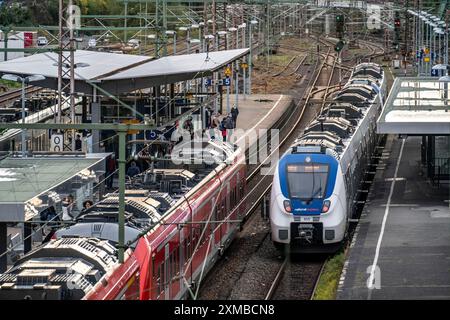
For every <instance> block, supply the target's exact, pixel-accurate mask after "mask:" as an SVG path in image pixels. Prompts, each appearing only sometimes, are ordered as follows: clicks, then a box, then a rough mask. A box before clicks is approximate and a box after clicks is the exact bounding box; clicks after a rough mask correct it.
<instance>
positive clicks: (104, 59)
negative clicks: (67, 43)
mask: <svg viewBox="0 0 450 320" xmlns="http://www.w3.org/2000/svg"><path fill="white" fill-rule="evenodd" d="M150 60H152V58H150V57H144V56H136V55H130V54H114V53H107V52H96V51H86V50H77V51H75V63H76V64H78V63H84V64H87V65H88V66H86V67H79V68H76V69H75V78H76V79H77V80H94V79H96V78H98V77H102V76H104V75H109V74H111V72H117V71H118V70H123V69H126V68H130V67H132V66H135V65H136V64H139V63H144V62H146V61H150ZM57 63H58V55H57V54H56V53H55V52H47V53H39V54H35V55H32V56H28V57H24V58H19V59H14V60H9V61H7V62H1V63H0V72H1V73H14V74H23V75H29V74H41V75H43V76H45V77H48V78H57V77H58V66H57Z"/></svg>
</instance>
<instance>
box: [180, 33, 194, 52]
mask: <svg viewBox="0 0 450 320" xmlns="http://www.w3.org/2000/svg"><path fill="white" fill-rule="evenodd" d="M178 30H180V31H184V32H186V51H187V54H189V52H190V51H191V48H190V42H189V40H191V39H190V31H191V28H190V27H179V28H178Z"/></svg>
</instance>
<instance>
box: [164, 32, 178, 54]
mask: <svg viewBox="0 0 450 320" xmlns="http://www.w3.org/2000/svg"><path fill="white" fill-rule="evenodd" d="M166 35H168V36H173V55H176V54H177V32H176V31H175V30H167V31H166Z"/></svg>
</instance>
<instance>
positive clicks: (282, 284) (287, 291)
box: [264, 256, 325, 300]
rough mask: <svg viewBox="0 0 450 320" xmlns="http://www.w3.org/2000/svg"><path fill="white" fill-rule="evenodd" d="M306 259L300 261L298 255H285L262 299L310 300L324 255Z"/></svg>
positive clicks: (322, 264) (321, 269)
mask: <svg viewBox="0 0 450 320" xmlns="http://www.w3.org/2000/svg"><path fill="white" fill-rule="evenodd" d="M290 259H292V260H290ZM308 259H309V260H307V261H304V260H303V261H302V260H300V258H299V257H290V258H289V257H286V258H285V259H284V260H283V262H282V263H281V264H280V267H279V269H278V272H277V274H276V276H275V278H274V279H273V281H272V284H271V285H270V287H269V290H268V291H267V294H266V296H265V297H264V300H311V299H312V298H313V296H314V292H315V290H316V288H317V283H318V280H319V278H320V275H321V273H322V271H323V267H324V265H325V264H324V262H325V257H322V256H316V257H309V258H308Z"/></svg>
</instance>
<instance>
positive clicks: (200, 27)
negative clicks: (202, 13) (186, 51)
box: [198, 21, 206, 52]
mask: <svg viewBox="0 0 450 320" xmlns="http://www.w3.org/2000/svg"><path fill="white" fill-rule="evenodd" d="M205 26H206V23H204V22H203V21H202V22H199V23H198V30H199V32H198V37H199V39H200V40H201V41H202V43H201V45H200V51H201V52H205V43H204V42H203V36H204V35H205V34H206V31H205Z"/></svg>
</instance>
